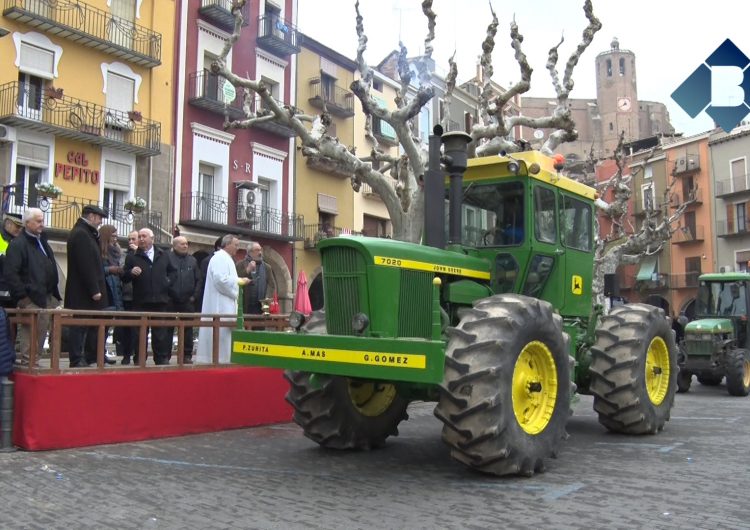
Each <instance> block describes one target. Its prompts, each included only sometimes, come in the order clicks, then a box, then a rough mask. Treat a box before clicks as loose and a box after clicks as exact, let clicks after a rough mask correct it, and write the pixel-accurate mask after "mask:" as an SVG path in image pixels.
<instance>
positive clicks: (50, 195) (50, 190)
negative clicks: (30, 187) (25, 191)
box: [34, 182, 63, 199]
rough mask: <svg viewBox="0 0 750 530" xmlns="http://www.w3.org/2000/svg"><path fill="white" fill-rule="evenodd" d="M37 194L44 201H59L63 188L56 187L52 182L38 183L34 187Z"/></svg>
mask: <svg viewBox="0 0 750 530" xmlns="http://www.w3.org/2000/svg"><path fill="white" fill-rule="evenodd" d="M34 187H35V188H36V191H37V194H38V195H39V196H40V197H41V198H43V199H57V198H58V197H59V196H60V195H62V192H63V190H62V188H60V187H58V186H55V185H54V184H52V183H51V182H38V183H37V184H35V185H34Z"/></svg>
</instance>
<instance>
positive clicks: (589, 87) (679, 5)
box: [298, 0, 750, 134]
mask: <svg viewBox="0 0 750 530" xmlns="http://www.w3.org/2000/svg"><path fill="white" fill-rule="evenodd" d="M298 2H299V4H298V6H299V13H298V14H299V18H298V27H299V30H300V31H302V32H303V33H305V34H308V35H310V36H311V37H312V38H314V39H315V40H318V41H319V42H321V43H323V44H325V45H327V46H329V47H331V48H333V49H335V50H336V51H338V52H340V53H342V54H344V55H345V56H347V57H350V58H352V59H353V58H354V57H355V55H356V49H357V35H356V31H355V11H354V0H298ZM492 5H493V7H494V9H495V11H496V12H497V14H498V19H499V22H500V25H499V27H498V35H497V38H496V41H497V42H496V47H495V51H494V53H493V63H494V64H493V65H494V68H495V75H494V76H493V79H494V80H495V81H496V82H498V83H500V84H501V85H505V86H507V85H509V84H510V83H511V82H515V81H517V80H518V78H519V70H518V66H517V63H516V62H515V60H514V58H513V50H512V49H511V48H510V37H509V29H508V28H509V24H510V22H511V20H512V18H513V15H514V14H515V18H516V22H517V23H518V26H519V30H520V32H521V34H522V35H523V36H524V43H523V49H524V52H525V53H526V55H527V57H528V58H529V63H530V64H531V66H532V68H534V74H533V76H532V78H531V85H532V88H531V91H530V92H529V93H528V95H531V96H552V95H554V90H553V89H552V85H551V83H550V78H549V74H548V73H547V70H546V69H545V64H546V60H547V51H548V50H549V48H550V47H551V46H554V45H555V44H557V42H558V41H559V39H560V36H561V35H562V34H564V36H565V43H564V44H563V45H562V46H561V47H560V60H559V64H560V65H564V63H565V61H567V58H568V57H569V56H570V53H571V51H572V50H573V49H575V46H577V45H578V43H579V42H580V37H581V32H582V31H583V29H584V28H585V27H586V24H587V20H586V18H585V16H584V14H583V1H582V0H558V1H552V0H507V1H504V2H501V1H498V0H494V1H493V2H492ZM742 5H745V7H742ZM420 6H421V2H420V1H419V0H361V1H360V11H361V12H362V15H363V16H364V25H365V32H366V33H367V36H368V39H369V42H368V49H367V52H366V55H365V57H366V59H367V61H368V63H369V64H371V65H373V64H377V63H378V62H380V61H381V60H382V59H383V57H385V55H386V54H387V53H389V52H390V51H391V50H393V49H397V48H398V42H399V39H401V40H402V41H403V42H404V44H405V45H406V46H407V48H408V50H409V55H410V56H411V55H415V54H416V53H418V52H421V50H422V47H423V46H424V38H425V36H426V34H427V24H426V19H425V18H424V16H423V15H422V12H421V7H420ZM433 9H434V10H435V12H436V13H437V15H438V18H437V27H436V30H435V33H436V39H435V43H434V46H435V53H434V55H433V57H434V58H435V60H436V61H437V63H438V70H439V71H440V70H441V69H442V71H445V70H446V69H447V64H448V63H447V58H448V57H449V56H450V55H451V54H452V53H453V51H454V50H455V51H456V61H457V63H458V69H459V74H458V77H459V81H464V80H466V79H468V78H471V77H472V76H473V74H474V72H475V68H476V67H475V65H476V61H477V56H478V55H479V54H480V53H481V42H482V40H483V39H484V37H485V31H486V28H487V25H488V24H489V22H490V21H491V15H490V11H489V4H488V2H487V0H434V3H433ZM594 13H595V14H596V15H597V17H598V18H599V20H600V21H601V22H602V25H603V27H602V29H601V30H600V31H599V32H598V33H597V34H596V36H595V37H594V41H593V42H592V44H591V45H590V46H589V48H588V50H587V51H586V52H585V53H584V54H583V56H582V58H581V60H580V62H579V64H578V66H577V67H576V70H575V74H574V77H573V78H574V80H575V83H576V85H575V89H574V90H573V94H572V95H573V97H576V98H593V97H595V96H596V81H595V78H594V58H595V57H596V55H597V54H598V53H600V52H602V51H606V50H608V49H609V47H610V42H611V41H612V38H613V37H617V38H618V40H619V41H620V48H621V49H627V50H631V51H633V52H634V53H635V55H636V69H637V77H638V79H637V81H638V98H639V99H641V100H649V101H660V102H662V103H665V104H666V105H667V108H668V109H669V113H670V117H671V120H672V124H673V125H674V126H675V128H676V129H677V131H679V132H684V133H685V134H696V133H699V132H702V131H705V130H708V129H710V128H711V127H712V121H711V120H710V118H708V116H706V115H705V113H702V114H701V115H700V116H699V117H698V118H696V119H691V118H690V117H689V116H688V115H687V114H686V113H685V112H684V111H682V110H681V109H680V108H679V107H678V106H677V105H676V104H675V103H674V102H673V101H672V99H671V97H670V95H671V93H672V92H673V91H674V90H675V89H676V88H677V87H678V86H679V85H680V84H681V83H682V82H683V81H684V80H685V78H687V76H688V75H690V74H691V73H692V72H693V71H694V70H695V68H697V67H698V65H699V64H700V63H701V62H703V61H704V60H705V59H706V58H707V57H708V56H709V55H710V54H711V53H712V52H713V51H714V50H715V49H716V47H717V46H719V44H721V43H722V42H723V41H724V39H727V38H729V39H731V40H732V41H733V42H734V43H735V44H736V45H737V46H738V47H739V48H740V49H741V50H743V51H744V52H745V54H746V55H750V16H749V15H750V8H748V7H747V5H746V4H743V3H740V2H736V1H734V0H732V1H728V0H714V1H712V2H706V3H690V2H684V1H677V0H661V1H660V0H648V1H647V0H629V1H627V2H612V1H611V0H595V1H594ZM563 68H564V66H561V67H560V68H559V70H562V69H563Z"/></svg>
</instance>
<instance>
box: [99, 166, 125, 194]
mask: <svg viewBox="0 0 750 530" xmlns="http://www.w3.org/2000/svg"><path fill="white" fill-rule="evenodd" d="M130 173H131V167H130V166H128V165H127V164H118V163H117V162H112V161H111V160H106V161H105V162H104V187H106V188H110V189H113V190H119V191H126V192H127V191H130Z"/></svg>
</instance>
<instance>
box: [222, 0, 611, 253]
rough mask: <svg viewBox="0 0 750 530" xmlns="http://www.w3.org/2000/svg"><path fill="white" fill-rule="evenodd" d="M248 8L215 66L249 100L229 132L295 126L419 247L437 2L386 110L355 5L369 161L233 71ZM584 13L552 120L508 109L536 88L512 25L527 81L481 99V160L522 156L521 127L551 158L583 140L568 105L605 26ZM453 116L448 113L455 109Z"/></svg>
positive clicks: (588, 7)
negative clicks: (580, 67) (544, 136)
mask: <svg viewBox="0 0 750 530" xmlns="http://www.w3.org/2000/svg"><path fill="white" fill-rule="evenodd" d="M246 2H247V0H234V2H233V4H232V14H233V15H234V19H235V24H234V30H233V32H232V35H231V36H230V38H229V39H228V40H227V43H226V45H225V46H224V49H223V50H222V53H221V55H220V56H219V57H218V58H217V59H216V61H215V62H214V63H213V64H212V65H211V70H212V72H213V73H215V74H219V75H221V76H222V77H224V78H226V79H227V80H228V81H229V82H230V83H232V84H233V85H234V86H235V87H237V88H238V89H239V91H240V92H241V93H242V94H243V109H244V111H245V117H244V118H243V119H240V120H229V118H228V117H227V119H226V120H225V128H248V127H253V126H254V125H256V124H258V123H261V122H265V121H276V122H278V123H281V124H284V125H286V126H287V127H290V128H292V129H293V130H294V131H295V133H296V135H297V139H298V142H299V145H298V148H299V149H300V150H301V152H302V154H303V155H304V156H305V157H308V158H312V159H316V161H317V162H319V163H320V164H323V165H324V166H326V167H330V168H331V170H332V171H336V172H337V173H346V174H349V175H351V183H352V187H353V188H354V190H355V191H357V190H359V187H360V186H361V184H362V183H363V182H364V183H367V184H368V185H369V186H370V187H371V188H372V189H373V191H374V192H375V193H377V194H378V195H379V196H380V197H381V199H382V200H383V203H384V204H385V206H386V208H387V209H388V213H389V216H390V220H391V223H392V225H393V233H394V234H393V235H394V238H396V239H400V240H405V241H419V239H420V236H421V231H422V219H423V216H424V198H423V193H422V188H421V186H420V182H421V178H422V176H423V174H424V172H425V169H426V167H425V165H426V160H427V152H426V145H423V143H422V142H421V141H420V139H419V138H415V136H414V134H413V131H412V121H413V119H414V118H415V117H416V116H418V115H419V112H420V110H421V109H422V107H424V105H426V104H427V103H428V102H429V101H430V99H431V98H432V97H433V95H434V91H433V88H432V86H431V75H432V72H430V69H429V64H430V62H431V58H432V53H433V41H434V39H435V27H436V19H437V15H436V14H435V12H434V11H433V9H432V0H423V1H422V13H423V15H424V16H425V19H426V21H427V35H426V37H425V41H424V52H423V53H422V54H421V55H420V56H418V57H416V58H411V59H409V58H407V50H406V47H405V46H404V45H403V44H402V43H399V54H398V74H399V82H400V88H399V90H398V93H397V95H396V98H395V106H396V108H395V109H394V110H389V109H386V108H383V107H382V106H381V105H380V104H379V103H378V101H377V100H376V99H375V98H373V97H372V96H371V94H370V91H371V89H372V80H373V72H372V71H371V69H370V67H369V66H368V65H367V61H366V60H365V52H366V50H367V36H366V34H365V28H364V18H363V17H362V14H361V13H360V9H359V2H355V12H356V29H357V36H358V45H357V56H356V63H357V69H358V75H359V77H358V79H357V80H356V81H354V82H353V83H352V85H351V87H350V88H351V90H352V92H353V93H354V94H355V95H356V96H357V98H358V100H359V102H360V104H361V106H362V110H363V112H364V114H365V116H366V131H365V134H366V135H367V137H368V138H369V139H370V140H371V141H372V144H373V147H372V149H371V151H370V153H368V154H367V156H358V155H357V153H356V152H355V150H354V149H353V148H352V147H348V146H345V145H343V144H342V143H340V142H339V140H338V139H337V138H335V137H333V136H331V135H329V134H328V127H329V125H330V123H331V118H330V116H329V115H328V113H327V112H325V110H324V112H323V113H322V114H320V115H317V116H311V115H306V114H303V113H302V112H301V111H300V110H299V109H298V108H296V107H293V106H290V105H282V104H280V103H279V102H278V101H276V99H275V98H274V97H273V96H272V94H271V91H270V87H269V86H268V85H266V84H265V83H264V82H263V81H262V80H253V79H248V78H244V77H241V76H239V75H237V74H235V73H234V72H232V71H231V70H230V69H229V68H227V64H226V59H227V56H228V54H229V52H230V50H231V49H232V47H233V46H234V45H235V44H236V43H237V41H238V40H239V36H240V32H241V30H242V23H243V18H242V8H243V7H244V5H245V3H246ZM490 10H491V14H492V22H491V23H490V24H489V26H488V28H487V36H486V38H485V40H484V43H483V44H482V48H483V53H482V67H483V69H485V77H486V78H487V79H488V80H489V79H490V78H491V76H492V66H491V61H492V51H493V49H494V45H495V44H494V43H495V35H496V33H497V26H498V24H499V22H498V19H497V16H496V15H495V12H494V10H492V8H491V7H490ZM584 13H585V14H586V17H587V18H588V20H589V24H588V26H587V28H586V29H585V30H584V32H583V38H582V40H581V43H580V44H579V45H578V47H577V48H576V50H575V52H574V53H573V54H572V55H571V56H570V58H569V59H568V62H567V63H566V67H565V72H564V75H563V80H562V82H560V81H559V74H558V73H557V70H556V65H557V59H558V48H559V46H560V44H561V43H562V41H561V42H560V43H559V44H557V45H556V46H554V47H553V48H552V49H551V50H550V52H549V57H548V61H547V69H548V70H549V72H550V75H551V77H552V82H553V85H554V87H555V91H556V93H557V102H558V104H557V107H556V108H555V109H554V111H553V112H552V115H551V116H548V117H545V118H533V119H532V118H528V117H524V116H508V115H507V113H506V111H505V107H506V105H507V103H508V102H509V101H510V100H511V99H512V98H513V97H515V96H516V95H518V94H522V93H524V92H526V91H528V90H529V88H530V86H531V85H530V79H531V74H532V69H531V67H530V66H529V64H528V61H527V59H526V56H525V54H524V53H523V51H522V49H521V43H522V42H523V36H522V35H521V34H520V33H519V31H518V25H517V24H516V22H515V20H514V21H513V22H512V23H511V26H510V36H511V45H512V47H513V49H514V50H515V56H516V60H517V61H518V63H519V66H520V69H521V80H520V81H519V82H518V83H516V84H515V85H514V86H513V87H511V88H510V89H509V90H507V91H505V92H503V93H501V94H494V93H493V91H492V90H491V88H489V85H486V86H485V87H484V88H483V90H482V96H481V98H480V107H481V110H480V112H481V115H482V117H483V119H482V123H479V124H477V125H475V126H474V128H473V130H472V131H471V136H472V138H473V142H472V146H471V149H472V151H474V152H475V153H476V154H478V155H486V154H491V153H493V152H494V153H497V152H499V151H501V150H505V151H509V152H511V151H516V150H518V148H519V147H518V145H517V144H516V143H515V142H513V140H512V138H511V135H510V133H511V131H512V129H513V127H515V126H516V125H526V126H529V127H535V128H551V129H554V132H553V133H552V134H551V135H550V136H549V139H548V140H547V144H546V145H545V147H544V150H545V151H546V152H552V151H553V150H554V149H555V147H556V146H557V145H559V144H560V143H561V142H564V141H570V140H572V139H575V138H576V132H575V124H574V123H573V121H572V119H571V117H570V111H569V109H568V107H567V100H568V97H569V95H570V91H571V90H572V88H573V79H572V76H573V69H574V68H575V66H576V64H577V63H578V60H579V58H580V56H581V54H582V53H583V52H584V51H585V50H586V48H587V47H588V45H589V44H590V43H591V41H592V39H593V36H594V34H595V33H596V32H597V31H598V30H599V28H601V23H600V22H599V21H598V20H597V19H596V17H595V16H594V14H593V7H592V4H591V1H590V0H586V2H585V4H584ZM449 64H450V73H449V75H448V77H447V79H446V88H447V90H448V92H449V94H450V93H452V91H453V89H454V87H455V82H456V77H457V68H456V64H455V62H453V59H452V58H451V60H450V62H449ZM412 67H413V68H412ZM414 75H416V78H417V89H416V90H415V91H414V90H410V87H411V83H412V78H413V76H414ZM446 99H447V98H446ZM447 110H448V113H449V112H450V110H449V109H447ZM448 116H449V114H448ZM373 118H377V119H379V120H380V121H381V122H384V123H387V124H389V125H390V126H391V127H392V128H393V130H394V131H395V133H396V136H397V139H398V142H399V144H400V145H401V151H402V153H403V154H402V155H401V156H398V157H394V156H391V155H389V154H387V153H386V152H385V151H384V150H382V149H380V146H379V144H378V141H377V139H376V138H375V136H374V135H373V133H372V121H373ZM376 167H377V169H375V168H376Z"/></svg>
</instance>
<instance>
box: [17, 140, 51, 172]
mask: <svg viewBox="0 0 750 530" xmlns="http://www.w3.org/2000/svg"><path fill="white" fill-rule="evenodd" d="M17 163H18V164H23V165H24V166H33V167H47V166H48V165H49V146H47V145H40V144H33V143H31V142H23V141H20V140H19V142H18V155H17Z"/></svg>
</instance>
